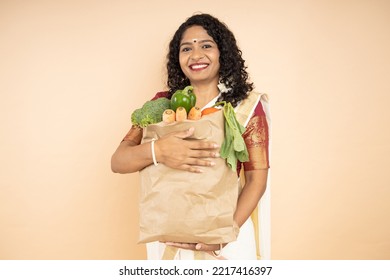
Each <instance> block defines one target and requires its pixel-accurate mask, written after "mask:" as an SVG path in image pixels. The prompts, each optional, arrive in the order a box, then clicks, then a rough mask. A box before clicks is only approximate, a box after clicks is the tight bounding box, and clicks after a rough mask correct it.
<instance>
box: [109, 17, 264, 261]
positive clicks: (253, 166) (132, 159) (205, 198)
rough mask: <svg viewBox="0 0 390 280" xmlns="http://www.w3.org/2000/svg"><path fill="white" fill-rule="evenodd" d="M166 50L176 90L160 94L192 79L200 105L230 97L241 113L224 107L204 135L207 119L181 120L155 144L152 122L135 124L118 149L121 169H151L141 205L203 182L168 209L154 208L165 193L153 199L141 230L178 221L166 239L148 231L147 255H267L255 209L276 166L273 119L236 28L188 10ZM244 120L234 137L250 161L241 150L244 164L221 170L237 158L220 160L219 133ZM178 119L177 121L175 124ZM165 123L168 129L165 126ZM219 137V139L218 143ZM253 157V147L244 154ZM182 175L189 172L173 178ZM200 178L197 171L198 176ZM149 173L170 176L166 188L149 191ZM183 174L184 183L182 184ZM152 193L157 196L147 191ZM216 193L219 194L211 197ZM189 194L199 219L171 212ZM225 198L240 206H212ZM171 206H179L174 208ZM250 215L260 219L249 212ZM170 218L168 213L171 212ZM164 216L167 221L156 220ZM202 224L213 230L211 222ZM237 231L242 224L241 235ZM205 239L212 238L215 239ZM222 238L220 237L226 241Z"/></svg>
mask: <svg viewBox="0 0 390 280" xmlns="http://www.w3.org/2000/svg"><path fill="white" fill-rule="evenodd" d="M167 57H168V63H167V68H168V82H167V84H168V86H169V91H168V92H160V93H158V94H157V95H156V96H155V97H154V98H153V99H157V98H162V97H166V98H168V99H172V100H173V101H175V94H176V93H177V92H178V91H180V90H182V89H183V88H186V89H187V88H189V86H191V88H192V89H193V92H194V93H195V95H196V104H195V106H196V107H198V108H199V109H200V110H201V109H204V108H208V107H213V106H214V105H215V104H216V103H217V102H219V101H223V103H222V104H229V105H226V106H227V107H228V108H233V107H235V109H236V111H237V113H238V114H237V117H238V120H236V119H235V116H233V117H232V114H233V115H234V113H233V109H232V110H231V111H230V112H231V113H230V114H229V115H230V117H227V113H226V112H225V110H224V114H222V112H221V113H220V114H219V115H220V116H224V117H225V118H224V121H222V122H218V125H212V126H211V127H212V128H213V129H214V131H213V130H212V131H210V132H208V133H207V134H206V136H205V137H203V136H202V137H203V138H199V136H198V134H197V132H198V129H199V131H201V127H199V126H198V128H195V132H194V127H196V124H195V123H194V124H193V125H192V126H193V127H192V129H188V127H187V129H184V128H180V129H179V128H177V130H174V131H173V132H171V133H166V134H165V133H164V134H161V135H159V134H158V133H157V134H155V136H153V139H152V140H151V143H152V144H150V140H149V141H147V140H148V139H149V138H150V132H149V131H150V130H151V129H153V127H152V128H150V127H146V128H145V129H144V130H142V129H140V128H138V127H132V128H131V129H130V131H129V133H128V134H127V135H126V137H125V138H124V139H123V141H122V143H121V144H120V145H119V147H118V149H117V150H116V151H115V153H114V155H113V157H112V169H113V171H114V172H121V173H127V172H134V171H142V172H141V173H142V174H144V173H145V172H149V173H148V174H149V175H150V176H146V177H145V176H144V177H142V176H143V175H141V177H142V178H143V179H142V180H141V181H142V182H143V185H142V186H141V193H142V194H143V197H145V200H142V201H141V205H142V206H145V205H149V204H148V202H149V201H150V199H151V197H153V198H154V199H157V197H158V196H159V195H160V194H164V193H165V192H167V193H168V194H171V195H170V196H169V195H168V196H167V197H170V198H172V197H173V194H174V195H177V194H178V193H179V194H180V193H181V192H182V190H183V188H184V186H187V185H186V184H187V183H188V182H190V183H191V184H192V186H191V187H190V189H191V190H192V191H193V190H197V189H198V188H199V187H201V189H199V191H196V192H195V194H194V193H191V195H189V194H188V192H184V193H183V194H182V196H180V195H179V196H176V200H175V201H171V202H170V204H169V205H168V209H167V208H164V209H165V210H164V211H154V210H153V209H155V205H161V203H162V204H164V203H165V204H166V199H161V200H159V201H158V202H156V201H153V202H152V203H151V205H152V206H153V207H154V208H153V207H152V208H147V209H150V211H149V212H147V211H146V212H145V211H141V218H140V220H141V224H142V225H141V233H142V236H145V235H147V234H149V233H150V232H152V231H153V229H152V228H156V227H158V228H162V227H165V226H166V225H171V227H169V226H168V227H169V228H170V231H172V228H174V229H175V230H173V232H172V233H171V234H165V235H164V234H160V235H157V236H159V237H158V238H160V239H157V240H158V241H164V242H166V244H163V243H159V242H150V241H154V240H156V239H154V238H150V237H147V238H143V240H144V242H150V243H148V244H147V249H148V250H147V251H148V258H149V259H161V258H166V257H167V256H171V257H172V258H176V259H194V258H196V259H206V258H219V259H221V258H228V259H256V258H260V257H261V256H260V251H259V246H258V245H259V244H258V240H259V239H258V236H256V232H258V230H254V228H255V229H257V228H258V226H259V225H258V218H257V216H256V213H257V212H256V211H257V205H258V203H259V201H260V198H261V197H262V195H263V193H264V192H265V189H266V184H267V175H268V168H269V162H268V123H267V116H266V114H265V111H264V110H263V104H264V102H265V99H262V98H261V95H260V94H257V93H255V92H252V89H253V85H252V83H250V82H249V81H248V74H247V72H246V66H245V65H244V60H243V59H242V57H241V51H240V50H239V48H238V46H237V44H236V40H235V38H234V35H233V34H232V32H231V31H230V30H229V29H228V28H227V26H226V25H225V24H223V23H222V22H220V21H219V20H218V19H217V18H215V17H213V16H211V15H208V14H199V15H195V16H192V17H190V18H188V19H187V20H186V21H185V22H184V23H183V24H182V25H181V26H180V27H179V28H178V30H177V31H176V33H175V35H174V36H173V38H172V40H171V42H170V44H169V53H168V56H167ZM212 115H218V114H210V119H212V118H213V117H212ZM207 117H208V116H206V118H207ZM238 122H240V123H241V128H240V129H239V130H237V133H238V134H236V135H235V137H234V138H236V139H238V138H240V139H242V140H243V141H241V143H242V146H244V147H243V149H244V150H247V151H248V154H249V161H248V162H243V163H241V162H238V161H237V157H235V158H234V160H233V162H234V163H237V164H234V165H233V168H232V170H230V173H223V174H229V176H227V175H224V176H222V175H221V174H222V173H218V172H219V170H225V167H227V166H228V164H227V162H229V163H231V161H230V160H231V159H229V161H226V162H225V161H222V164H221V159H220V153H221V154H222V152H223V151H225V150H226V149H227V148H226V146H224V144H223V143H222V141H219V138H218V137H216V135H220V134H221V133H222V134H223V132H224V131H225V134H224V135H222V138H224V137H225V139H232V136H231V135H229V133H228V132H226V131H228V129H227V128H226V127H227V126H226V125H227V124H228V126H230V125H232V124H234V123H235V124H236V126H237V127H240V126H239V125H238ZM242 125H244V126H246V127H247V129H246V131H245V132H243V131H244V128H243V127H242ZM172 127H173V126H172V124H170V128H172ZM165 128H166V129H168V127H165ZM161 129H164V126H162V128H161ZM152 134H153V133H152ZM241 134H242V135H241ZM145 135H146V138H145ZM153 135H154V134H153ZM156 135H157V136H158V137H159V138H158V139H157V140H156V139H155V138H154V137H156ZM148 137H149V138H148ZM215 141H218V144H217V142H215ZM244 141H245V142H244ZM221 144H222V146H221ZM220 147H222V148H221V151H219V148H220ZM224 147H225V149H224ZM240 158H241V157H240ZM242 159H243V158H241V160H242ZM247 159H248V155H247V157H246V158H245V160H247ZM245 160H242V161H245ZM153 163H154V166H153ZM157 165H158V167H157ZM229 166H231V165H229ZM236 166H237V168H236ZM155 167H157V168H158V169H156V170H155V171H156V172H150V168H155ZM220 167H222V169H220ZM161 168H163V169H164V168H167V169H164V170H166V172H158V171H159V170H161ZM228 169H229V168H228ZM223 172H224V171H223ZM196 173H203V174H202V178H203V179H206V181H205V182H203V184H202V185H201V186H199V185H198V181H199V178H200V177H196V175H195V174H196ZM151 174H154V175H153V176H155V174H160V177H159V178H154V179H151V178H152V177H153V176H152V175H151ZM166 174H176V175H177V176H176V175H175V176H176V177H175V176H173V177H167V176H166ZM218 174H219V175H218ZM180 176H183V177H181V178H182V179H173V178H178V177H180ZM238 176H240V178H241V179H242V180H241V181H242V182H243V186H242V188H241V187H239V186H238V181H237V180H238ZM148 178H149V179H148ZM167 178H168V179H167ZM183 178H185V179H183ZM191 178H192V179H191ZM194 178H198V179H197V180H194ZM227 178H230V179H227ZM148 180H149V181H150V180H152V181H153V182H154V181H157V182H161V181H163V182H164V186H165V187H164V188H162V187H161V185H159V188H161V191H159V192H158V193H157V194H150V193H149V192H152V190H153V188H152V187H150V186H149V185H147V184H146V182H147V181H148ZM166 180H169V182H167V181H166ZM223 180H227V181H229V182H230V185H232V184H231V183H233V185H232V188H231V189H232V190H233V191H232V192H231V195H229V199H228V200H226V201H229V203H222V202H223V201H225V199H224V198H223V197H224V196H223V195H219V194H220V192H219V191H217V190H218V188H219V186H224V187H225V189H224V191H223V192H222V193H228V191H227V185H228V183H227V182H225V181H223ZM180 182H182V183H181V184H180ZM221 182H222V183H221ZM175 188H176V189H175ZM209 188H210V191H209V192H208V193H204V192H202V190H204V189H207V190H208V189H209ZM148 194H149V195H148ZM148 197H150V198H149V199H148ZM164 197H165V196H164ZM210 197H211V198H215V199H216V200H215V201H212V203H211V204H208V203H210V202H209V200H210ZM182 199H184V201H185V202H183V203H184V204H186V203H187V204H189V205H188V206H189V208H190V209H192V208H194V209H199V211H197V212H198V215H200V217H199V216H198V217H197V218H196V219H195V217H193V216H192V217H193V218H194V219H188V217H187V216H186V217H182V216H180V217H179V219H173V220H172V219H169V217H170V216H173V215H174V214H173V212H172V211H174V212H175V214H177V212H180V211H177V210H175V209H178V208H179V207H177V206H175V202H176V201H182ZM195 201H201V205H198V204H196V203H195ZM183 203H181V204H180V205H182V204H183ZM191 203H192V204H193V205H192V204H191ZM218 203H222V204H224V205H223V206H221V207H220V208H221V209H222V208H223V207H226V206H227V207H228V208H229V209H233V211H230V210H228V211H225V210H221V209H219V210H216V211H215V210H213V209H214V208H213V206H214V205H219V204H218ZM165 204H164V205H165ZM195 204H196V205H195ZM170 206H172V207H173V208H172V209H170V208H169V207H170ZM196 207H198V208H196ZM217 208H218V207H217ZM142 209H144V208H142ZM160 209H161V208H160ZM180 209H181V208H180ZM206 210H209V211H206ZM153 211H154V212H153ZM210 211H211V212H210ZM152 212H153V213H152ZM189 212H191V210H189ZM192 212H193V211H192ZM208 212H210V213H208ZM169 213H171V214H169ZM226 213H231V215H230V214H228V215H226ZM179 214H183V213H179ZM251 215H252V218H253V219H251V218H250V217H251ZM210 216H211V219H210ZM225 216H226V218H225ZM175 217H176V216H175ZM166 218H167V220H165V219H166ZM199 218H200V221H199V220H198V219H199ZM221 219H222V220H225V221H227V224H224V223H222V222H221V221H222V220H221ZM150 220H152V221H154V223H151V224H152V225H153V226H151V228H150V227H148V226H145V224H147V222H148V221H150ZM144 221H145V223H144ZM161 221H166V222H165V223H164V222H163V224H159V225H160V226H156V224H158V223H161ZM188 221H190V223H189V222H188ZM191 221H192V223H191ZM215 221H219V222H215ZM219 223H221V224H219ZM149 224H150V223H149ZM199 225H200V226H199ZM203 226H205V227H204V228H206V229H208V230H204V228H203ZM220 228H223V229H226V230H227V232H228V233H224V234H225V236H220V235H221V231H218V230H219V229H220ZM238 228H240V229H238ZM182 229H183V230H182ZM187 229H189V230H190V234H188V230H187ZM210 229H211V230H210ZM238 231H240V234H239V235H238ZM181 232H185V234H181ZM213 232H214V233H213ZM225 232H226V231H225ZM205 234H208V235H209V236H208V237H210V235H213V234H214V235H217V236H214V237H212V238H208V239H205V238H204V235H205ZM155 235H156V234H155ZM189 235H191V236H189ZM222 235H223V234H222ZM237 235H238V238H237ZM167 236H168V237H167ZM170 238H171V239H170ZM200 240H209V242H206V241H203V242H202V241H200ZM212 240H213V241H212ZM215 240H219V242H217V241H215ZM225 240H226V241H225ZM231 241H234V242H231ZM222 248H223V249H224V252H223V253H221V249H222Z"/></svg>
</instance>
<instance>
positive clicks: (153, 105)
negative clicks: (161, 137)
mask: <svg viewBox="0 0 390 280" xmlns="http://www.w3.org/2000/svg"><path fill="white" fill-rule="evenodd" d="M170 108H171V101H170V100H169V99H168V98H165V97H162V98H158V99H155V100H150V101H147V102H146V103H145V104H144V105H143V106H142V108H139V109H137V110H135V111H134V112H133V113H132V114H131V122H132V124H133V125H136V126H139V127H146V126H148V125H149V124H153V123H158V122H161V121H162V114H163V113H164V111H165V110H166V109H170Z"/></svg>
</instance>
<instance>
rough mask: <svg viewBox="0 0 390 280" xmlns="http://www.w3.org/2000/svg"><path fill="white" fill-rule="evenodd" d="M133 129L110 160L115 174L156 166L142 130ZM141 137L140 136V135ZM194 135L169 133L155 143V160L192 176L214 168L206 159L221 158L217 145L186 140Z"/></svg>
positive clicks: (190, 131)
mask: <svg viewBox="0 0 390 280" xmlns="http://www.w3.org/2000/svg"><path fill="white" fill-rule="evenodd" d="M136 129H137V128H132V130H130V132H129V134H131V135H132V136H131V137H125V140H124V141H122V143H120V145H119V147H118V148H117V149H116V151H115V152H114V154H113V155H112V157H111V169H112V171H113V172H115V173H132V172H137V171H139V170H141V169H143V168H145V167H146V166H149V165H150V164H153V159H152V150H151V143H143V144H140V143H141V138H142V130H140V132H137V131H135V130H136ZM139 133H141V134H139ZM193 133H194V129H193V128H190V129H188V130H185V131H180V132H174V133H170V134H168V135H166V136H164V137H162V138H160V139H159V140H157V141H155V144H154V148H155V154H156V160H157V162H159V163H162V164H165V165H166V166H169V167H171V168H175V169H180V170H186V171H190V172H197V173H200V172H202V168H201V167H202V166H213V165H214V164H213V161H211V160H209V159H205V158H216V157H219V153H218V145H217V144H216V143H215V142H211V141H201V140H199V141H198V140H192V141H187V140H186V138H188V137H190V136H191V135H192V134H193Z"/></svg>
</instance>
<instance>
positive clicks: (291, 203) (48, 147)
mask: <svg viewBox="0 0 390 280" xmlns="http://www.w3.org/2000/svg"><path fill="white" fill-rule="evenodd" d="M223 3H224V4H223V6H221V4H220V3H219V1H201V0H199V1H187V2H185V3H184V2H183V1H179V0H172V1H125V0H122V1H108V0H106V1H104V0H100V1H92V0H90V1H78V0H77V1H76V0H66V1H65V0H60V1H48V0H47V1H44V0H35V1H27V0H26V1H21V0H12V1H11V0H1V1H0V40H1V43H0V94H1V105H0V106H1V111H0V125H1V145H0V259H142V258H144V257H145V250H144V247H143V246H142V245H136V242H137V230H138V229H137V196H138V174H129V175H118V174H113V173H111V170H110V157H111V154H112V153H113V151H114V149H115V148H116V146H117V145H118V143H119V141H120V140H121V138H122V137H123V136H124V134H125V133H126V132H127V130H128V128H129V126H130V114H131V112H132V110H134V109H135V108H138V107H139V106H140V105H141V104H142V103H143V102H144V101H146V100H147V99H149V98H151V96H153V94H154V93H155V92H156V91H159V90H161V89H164V81H165V76H164V73H165V68H164V61H165V54H166V50H167V44H168V42H169V40H170V38H171V36H172V34H173V32H174V31H175V30H176V28H177V27H178V25H179V24H180V23H181V22H182V21H184V20H185V19H186V18H187V17H188V16H190V15H191V14H192V13H193V12H196V11H203V12H208V13H212V14H214V15H216V16H217V17H219V18H220V19H221V20H223V21H225V22H226V23H227V24H228V25H229V27H230V28H231V29H232V30H233V32H234V33H235V34H236V37H237V39H238V42H239V45H240V46H241V48H242V50H243V54H244V58H245V59H246V61H247V63H248V66H249V68H248V70H249V72H250V73H251V77H252V80H253V81H254V82H255V84H256V86H257V88H256V89H257V90H258V91H262V92H268V94H269V95H270V99H271V112H272V120H273V122H272V151H271V153H272V161H271V166H272V178H271V188H272V189H271V203H272V209H271V210H272V216H271V222H272V227H271V231H272V235H271V237H272V251H271V252H272V258H273V259H390V224H389V221H390V189H389V187H390V172H389V167H390V159H389V156H390V130H389V120H390V110H389V109H388V104H389V102H390V97H389V93H390V83H389V82H388V81H389V80H390V52H389V50H390V32H389V28H390V14H389V11H390V2H389V1H385V0H383V1H379V0H376V1H368V0H367V1H362V0H361V1H359V0H350V1H336V0H330V1H329V0H321V1H309V0H307V1H302V0H301V1H287V0H286V1H249V0H241V1H229V0H227V1H224V2H223Z"/></svg>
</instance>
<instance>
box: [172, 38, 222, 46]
mask: <svg viewBox="0 0 390 280" xmlns="http://www.w3.org/2000/svg"><path fill="white" fill-rule="evenodd" d="M196 42H198V43H207V42H210V43H214V44H215V42H214V41H213V40H211V39H204V40H199V41H198V40H197V39H193V40H192V41H188V42H183V43H181V44H180V46H179V47H181V46H183V45H192V44H193V43H196Z"/></svg>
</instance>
